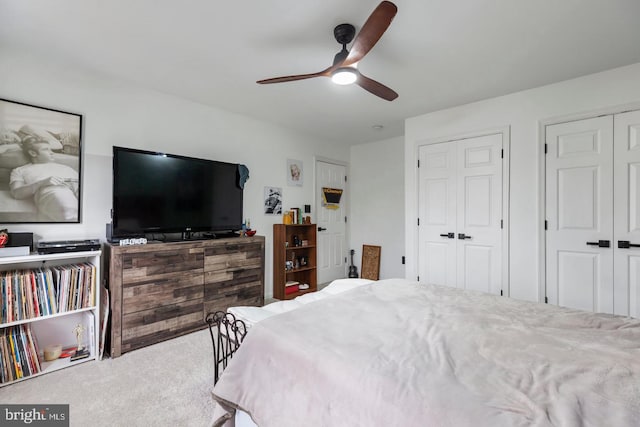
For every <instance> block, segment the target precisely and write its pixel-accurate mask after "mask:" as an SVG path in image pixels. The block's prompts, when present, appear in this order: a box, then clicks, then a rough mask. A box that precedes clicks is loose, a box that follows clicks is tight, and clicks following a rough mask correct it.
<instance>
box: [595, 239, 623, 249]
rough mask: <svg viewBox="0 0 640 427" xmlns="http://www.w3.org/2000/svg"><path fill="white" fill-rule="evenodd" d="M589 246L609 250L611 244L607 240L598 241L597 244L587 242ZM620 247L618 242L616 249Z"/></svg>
mask: <svg viewBox="0 0 640 427" xmlns="http://www.w3.org/2000/svg"><path fill="white" fill-rule="evenodd" d="M587 245H589V246H597V247H599V248H610V247H611V242H610V241H609V240H598V241H597V242H587ZM619 246H620V242H619V241H618V247H619Z"/></svg>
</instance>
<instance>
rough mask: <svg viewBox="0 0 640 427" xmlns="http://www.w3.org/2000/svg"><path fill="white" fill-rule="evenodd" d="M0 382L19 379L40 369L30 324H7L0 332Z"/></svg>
mask: <svg viewBox="0 0 640 427" xmlns="http://www.w3.org/2000/svg"><path fill="white" fill-rule="evenodd" d="M0 361H1V363H2V369H0V382H2V383H5V382H9V381H15V380H19V379H21V378H25V377H29V376H31V375H34V374H37V373H38V372H40V370H41V366H40V359H39V358H38V347H37V345H36V341H35V340H34V338H33V334H32V333H31V327H30V325H28V324H26V325H17V326H9V327H7V328H4V329H2V333H1V334H0Z"/></svg>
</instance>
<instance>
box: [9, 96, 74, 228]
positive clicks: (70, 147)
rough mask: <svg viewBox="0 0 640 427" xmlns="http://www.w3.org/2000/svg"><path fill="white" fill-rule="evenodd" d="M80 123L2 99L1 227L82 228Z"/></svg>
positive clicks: (51, 111) (71, 117) (63, 114)
mask: <svg viewBox="0 0 640 427" xmlns="http://www.w3.org/2000/svg"><path fill="white" fill-rule="evenodd" d="M82 122H83V117H82V115H81V114H76V113H70V112H67V111H61V110H56V109H53V108H47V107H39V106H36V105H31V104H25V103H22V102H17V101H12V100H9V99H3V98H0V224H34V223H48V224H58V223H80V221H81V218H82V212H81V208H82Z"/></svg>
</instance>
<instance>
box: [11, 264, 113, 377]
mask: <svg viewBox="0 0 640 427" xmlns="http://www.w3.org/2000/svg"><path fill="white" fill-rule="evenodd" d="M100 255H101V251H87V252H66V253H61V254H49V255H36V254H33V255H24V256H15V257H2V258H0V284H1V285H2V286H0V287H1V288H2V316H0V357H1V358H2V366H4V370H3V372H2V373H1V374H0V387H1V386H5V385H8V384H12V383H15V382H18V381H22V380H24V379H28V378H33V377H36V376H39V375H42V374H45V373H47V372H53V371H57V370H59V369H62V368H66V367H69V366H74V365H77V364H79V363H84V362H88V361H91V360H98V359H99V346H100V340H99V337H100V333H99V331H100V310H99V307H100ZM77 325H82V330H79V331H78V334H79V335H80V337H81V341H82V344H83V345H84V346H85V347H86V348H87V349H88V351H89V353H88V356H87V357H83V358H80V359H78V360H72V358H71V357H60V358H57V359H54V360H51V361H45V360H44V355H43V353H44V349H45V348H47V347H48V346H51V345H60V346H61V347H62V348H70V347H74V346H75V347H77V342H78V341H77V339H78V336H77V335H76V333H75V332H76V331H75V328H76V327H77Z"/></svg>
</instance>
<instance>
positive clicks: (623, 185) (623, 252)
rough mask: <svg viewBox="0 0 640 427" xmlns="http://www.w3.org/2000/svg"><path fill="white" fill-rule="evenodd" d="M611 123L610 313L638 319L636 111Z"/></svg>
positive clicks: (639, 157)
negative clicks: (613, 284) (613, 124)
mask: <svg viewBox="0 0 640 427" xmlns="http://www.w3.org/2000/svg"><path fill="white" fill-rule="evenodd" d="M614 123H615V130H614V135H615V150H614V180H615V182H614V184H615V187H614V188H615V190H614V193H615V205H614V215H615V216H614V224H615V231H614V235H615V237H614V239H615V242H612V246H614V247H615V249H614V251H615V256H614V262H615V268H614V283H615V289H614V296H615V300H614V312H615V314H621V315H631V316H633V317H640V247H635V246H631V245H634V244H636V245H640V111H632V112H628V113H622V114H617V115H616V116H615V117H614ZM620 242H622V244H620ZM624 242H628V243H629V247H628V248H625V247H624V246H626V245H625V243H624ZM620 246H622V248H620Z"/></svg>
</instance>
